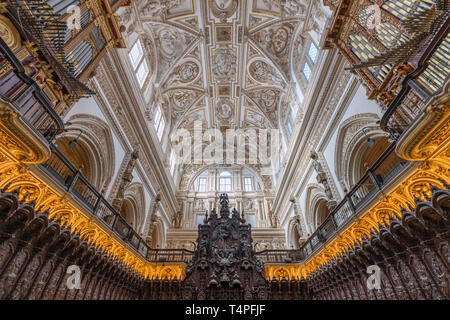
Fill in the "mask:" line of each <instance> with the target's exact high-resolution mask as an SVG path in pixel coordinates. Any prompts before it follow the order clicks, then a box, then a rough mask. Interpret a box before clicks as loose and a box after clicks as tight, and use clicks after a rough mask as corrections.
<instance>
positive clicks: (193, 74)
mask: <svg viewBox="0 0 450 320" xmlns="http://www.w3.org/2000/svg"><path fill="white" fill-rule="evenodd" d="M199 73H200V67H199V66H198V64H197V63H195V62H193V61H187V62H185V63H183V64H182V65H180V66H178V67H177V68H175V70H174V71H173V72H172V74H171V75H170V76H169V78H168V79H167V82H166V85H169V84H173V83H178V84H188V83H191V82H192V81H194V80H195V79H197V77H198V75H199Z"/></svg>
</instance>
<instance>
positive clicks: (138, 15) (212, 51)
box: [122, 0, 321, 129]
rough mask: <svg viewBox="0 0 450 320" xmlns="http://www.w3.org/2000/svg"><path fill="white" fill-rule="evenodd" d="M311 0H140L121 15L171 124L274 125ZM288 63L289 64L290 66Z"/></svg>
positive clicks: (307, 25) (307, 24) (290, 81)
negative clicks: (140, 45) (138, 43)
mask: <svg viewBox="0 0 450 320" xmlns="http://www.w3.org/2000/svg"><path fill="white" fill-rule="evenodd" d="M317 2H318V3H319V6H321V5H320V1H311V0H249V1H238V0H146V1H136V3H135V5H134V6H133V7H131V8H129V9H127V11H126V12H125V13H124V14H123V15H122V19H124V20H126V21H130V20H131V21H133V23H132V24H131V25H129V26H128V28H127V33H128V34H130V33H133V32H137V33H138V34H140V35H141V38H142V39H144V41H145V44H144V45H145V47H146V51H147V52H148V54H149V55H150V59H149V60H150V61H151V69H152V70H151V72H152V80H151V81H152V83H153V85H154V90H155V92H156V94H155V97H157V98H156V99H157V102H158V103H160V104H161V105H162V106H163V110H164V112H165V113H166V117H167V118H168V119H170V121H169V122H170V126H171V129H175V128H178V127H183V128H189V127H191V126H192V125H193V122H194V121H195V120H202V121H204V122H205V124H206V126H208V127H223V126H225V127H234V128H240V127H249V126H250V127H263V128H276V127H278V123H279V116H280V108H279V106H280V104H281V103H282V102H283V101H284V100H286V99H287V97H291V95H292V91H293V90H292V87H293V82H294V81H295V79H294V77H295V76H294V74H295V70H296V68H297V66H296V65H295V63H294V65H292V61H294V62H295V61H296V57H297V55H298V50H299V48H303V42H304V38H303V37H302V35H303V34H304V33H305V32H307V31H308V30H307V29H308V28H309V29H311V28H314V27H315V26H314V23H315V21H314V20H311V22H308V19H307V16H308V13H311V10H314V7H315V6H317V4H314V3H317ZM293 70H294V71H293Z"/></svg>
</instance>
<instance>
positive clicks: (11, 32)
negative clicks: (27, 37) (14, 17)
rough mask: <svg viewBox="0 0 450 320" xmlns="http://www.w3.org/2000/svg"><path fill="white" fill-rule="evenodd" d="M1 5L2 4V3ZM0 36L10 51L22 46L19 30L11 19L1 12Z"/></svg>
mask: <svg viewBox="0 0 450 320" xmlns="http://www.w3.org/2000/svg"><path fill="white" fill-rule="evenodd" d="M1 5H2V6H3V5H4V3H2V4H1ZM0 37H1V38H2V39H3V41H5V43H6V44H7V45H8V47H10V48H11V50H12V51H16V50H17V49H19V48H20V47H21V46H22V44H21V40H20V35H19V32H18V31H17V29H16V28H15V27H14V25H13V24H12V23H11V21H10V20H9V19H8V18H7V17H5V16H4V15H2V14H0Z"/></svg>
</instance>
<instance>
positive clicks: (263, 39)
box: [250, 22, 295, 79]
mask: <svg viewBox="0 0 450 320" xmlns="http://www.w3.org/2000/svg"><path fill="white" fill-rule="evenodd" d="M294 29H295V24H294V23H292V22H281V23H276V24H271V25H270V26H269V27H266V28H264V29H261V30H257V31H254V32H253V33H250V38H251V39H252V40H253V41H255V43H256V44H257V45H258V46H259V47H260V48H261V49H262V50H263V51H264V53H265V54H266V55H267V56H268V57H269V58H270V59H272V61H273V62H274V63H276V64H277V66H278V67H279V68H280V71H281V72H282V73H283V75H284V77H285V78H286V79H290V78H291V77H290V72H289V51H290V43H291V41H292V35H293V33H294Z"/></svg>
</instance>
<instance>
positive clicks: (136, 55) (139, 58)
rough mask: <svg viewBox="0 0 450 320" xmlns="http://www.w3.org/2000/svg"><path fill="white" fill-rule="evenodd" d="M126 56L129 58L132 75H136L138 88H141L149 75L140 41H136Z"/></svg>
mask: <svg viewBox="0 0 450 320" xmlns="http://www.w3.org/2000/svg"><path fill="white" fill-rule="evenodd" d="M128 55H129V57H130V61H131V65H132V66H133V69H134V73H135V74H136V79H137V81H138V83H139V86H140V87H141V88H142V86H143V85H144V83H145V80H146V79H147V76H148V74H149V68H148V65H147V61H146V60H145V58H144V50H143V49H142V44H141V41H140V40H137V41H136V43H135V44H134V46H133V47H132V48H131V50H130V52H129V54H128Z"/></svg>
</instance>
